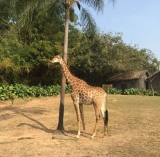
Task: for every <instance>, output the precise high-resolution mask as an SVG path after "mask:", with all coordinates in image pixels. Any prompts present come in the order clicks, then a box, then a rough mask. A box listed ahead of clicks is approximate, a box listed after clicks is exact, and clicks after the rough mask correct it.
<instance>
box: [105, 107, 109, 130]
mask: <svg viewBox="0 0 160 157" xmlns="http://www.w3.org/2000/svg"><path fill="white" fill-rule="evenodd" d="M104 124H105V126H106V128H107V132H108V110H106V111H105V119H104Z"/></svg>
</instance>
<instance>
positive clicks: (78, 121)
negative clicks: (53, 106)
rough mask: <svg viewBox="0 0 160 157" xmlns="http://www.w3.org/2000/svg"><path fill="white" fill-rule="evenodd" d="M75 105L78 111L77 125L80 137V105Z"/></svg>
mask: <svg viewBox="0 0 160 157" xmlns="http://www.w3.org/2000/svg"><path fill="white" fill-rule="evenodd" d="M74 107H75V111H76V116H77V127H78V134H77V138H79V137H80V134H81V132H80V110H79V105H78V104H74Z"/></svg>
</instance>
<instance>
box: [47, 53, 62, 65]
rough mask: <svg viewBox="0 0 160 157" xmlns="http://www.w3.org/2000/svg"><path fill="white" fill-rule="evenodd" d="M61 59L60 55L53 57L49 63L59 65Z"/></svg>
mask: <svg viewBox="0 0 160 157" xmlns="http://www.w3.org/2000/svg"><path fill="white" fill-rule="evenodd" d="M61 61H62V57H61V56H60V55H57V56H54V57H53V59H52V60H51V61H50V62H51V63H57V62H58V63H60V64H61Z"/></svg>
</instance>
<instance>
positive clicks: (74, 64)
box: [0, 0, 160, 86]
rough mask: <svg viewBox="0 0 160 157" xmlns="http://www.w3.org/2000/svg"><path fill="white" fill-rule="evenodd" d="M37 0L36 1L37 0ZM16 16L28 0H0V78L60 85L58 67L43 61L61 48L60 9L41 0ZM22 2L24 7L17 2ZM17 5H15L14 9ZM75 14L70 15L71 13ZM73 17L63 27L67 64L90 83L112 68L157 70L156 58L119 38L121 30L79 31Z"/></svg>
mask: <svg viewBox="0 0 160 157" xmlns="http://www.w3.org/2000/svg"><path fill="white" fill-rule="evenodd" d="M39 1H40V0H39ZM39 1H38V0H37V3H36V4H35V5H36V7H35V8H34V10H32V12H31V13H30V14H27V15H28V16H24V18H27V19H28V20H27V23H24V20H20V14H22V12H21V11H22V10H23V9H24V10H25V9H26V11H27V7H29V5H28V2H29V0H25V1H14V0H8V1H5V0H0V83H1V84H4V83H6V82H7V83H8V84H9V85H11V84H17V83H18V84H24V85H32V86H45V85H48V86H50V85H57V84H60V80H61V79H60V77H61V70H60V66H59V65H57V64H54V65H51V64H49V60H50V59H52V57H53V56H54V55H56V54H62V53H63V32H64V8H60V7H58V3H57V4H56V5H53V6H51V5H49V4H51V3H49V2H50V1H47V2H45V3H44V5H43V7H42V6H41V7H40V6H39V5H38V2H39ZM22 5H23V6H26V7H24V8H23V7H22ZM20 8H21V9H20ZM75 17H76V16H75ZM79 28H80V25H79V23H78V18H76V19H75V20H74V23H70V27H69V49H68V50H69V52H68V54H69V56H68V65H69V67H70V69H71V71H72V73H73V74H74V75H76V76H78V77H80V78H82V79H84V80H85V81H87V82H88V83H89V84H91V85H99V86H101V85H102V83H105V80H106V79H107V78H108V77H110V76H112V75H114V74H117V73H121V72H125V73H127V72H131V71H136V70H148V71H149V72H150V74H152V73H154V72H156V71H157V70H159V65H160V64H159V61H158V60H157V59H156V57H155V55H154V53H153V52H152V51H151V50H147V49H145V48H144V49H139V48H138V46H137V45H135V46H131V45H127V44H125V43H124V42H123V39H122V37H123V34H122V33H114V34H113V33H112V32H108V33H103V32H100V31H99V30H97V31H96V32H95V34H94V36H89V35H88V33H87V32H86V31H84V30H83V31H81V30H80V29H79Z"/></svg>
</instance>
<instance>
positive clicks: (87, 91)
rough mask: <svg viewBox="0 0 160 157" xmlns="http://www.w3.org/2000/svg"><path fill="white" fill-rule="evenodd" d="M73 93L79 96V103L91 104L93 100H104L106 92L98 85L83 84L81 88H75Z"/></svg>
mask: <svg viewBox="0 0 160 157" xmlns="http://www.w3.org/2000/svg"><path fill="white" fill-rule="evenodd" d="M74 93H75V94H76V95H78V96H79V103H82V104H93V103H94V102H95V101H97V102H101V101H103V100H104V96H105V95H106V92H105V91H104V90H103V89H102V88H100V87H94V86H90V85H88V84H86V85H84V87H83V88H75V89H74Z"/></svg>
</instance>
